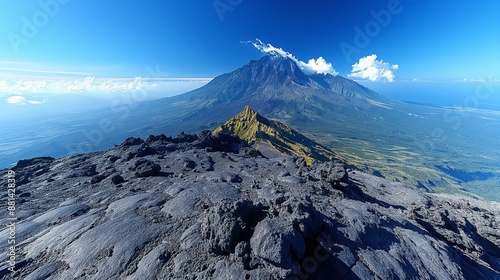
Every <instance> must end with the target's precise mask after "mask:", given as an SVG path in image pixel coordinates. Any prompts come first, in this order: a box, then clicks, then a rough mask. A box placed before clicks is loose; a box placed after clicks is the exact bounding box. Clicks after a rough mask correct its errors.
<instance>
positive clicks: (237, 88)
mask: <svg viewBox="0 0 500 280" xmlns="http://www.w3.org/2000/svg"><path fill="white" fill-rule="evenodd" d="M170 101H174V102H187V103H189V104H191V105H196V104H198V105H199V104H203V106H204V107H205V108H207V107H213V106H217V105H226V104H229V103H231V104H232V106H235V105H237V106H241V107H240V108H243V107H244V106H245V105H246V104H251V105H252V106H253V107H255V108H257V109H258V110H259V111H263V113H270V112H271V111H276V110H283V109H284V108H286V107H287V106H289V105H293V106H294V107H296V111H297V112H304V111H306V110H307V111H310V112H311V113H312V112H314V111H317V112H320V111H324V110H330V109H332V108H335V107H351V108H367V107H370V106H372V105H374V104H379V103H384V102H387V101H388V99H387V98H385V97H383V96H381V95H379V94H377V93H375V92H373V91H372V90H370V89H368V88H366V87H364V86H362V85H360V84H358V83H356V82H354V81H352V80H349V79H346V78H343V77H341V76H333V75H330V74H316V75H312V76H307V75H305V74H304V73H303V72H302V70H301V69H300V68H299V67H298V66H297V64H296V63H295V62H294V61H293V60H291V59H289V58H284V57H276V56H271V55H265V56H264V57H262V58H261V59H260V60H254V61H250V62H248V63H247V64H245V65H244V66H242V67H241V68H239V69H237V70H235V71H233V72H230V73H227V74H223V75H221V76H218V77H216V78H214V79H213V80H212V81H211V82H210V83H208V84H207V85H205V86H203V87H201V88H199V89H196V90H194V91H191V92H189V93H187V94H184V95H180V96H178V97H175V98H173V99H171V100H170ZM289 103H293V104H289ZM313 115H314V114H313Z"/></svg>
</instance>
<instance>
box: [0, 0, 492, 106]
mask: <svg viewBox="0 0 500 280" xmlns="http://www.w3.org/2000/svg"><path fill="white" fill-rule="evenodd" d="M479 3H480V4H478V3H473V2H470V1H430V0H422V1H411V0H400V1H398V0H389V1H372V0H364V1H361V0H353V1H327V0H324V1H319V0H311V1H302V0H287V1H277V0H274V1H269V0H254V1H250V0H215V1H214V0H183V1H165V0H151V1H137V0H129V1H116V0H110V1H96V0H86V1H75V0H41V1H34V0H25V1H1V2H0V36H1V37H0V75H1V76H3V80H5V79H10V80H15V81H19V80H20V79H26V80H28V81H30V80H32V81H33V80H37V81H38V80H47V79H49V80H50V79H56V80H58V81H62V80H64V81H68V83H70V82H73V83H74V82H75V80H77V82H76V83H79V84H83V83H84V82H85V80H84V79H85V78H86V77H95V79H97V81H98V82H95V83H98V86H95V85H94V84H93V86H92V87H91V88H96V87H97V88H98V89H102V88H103V87H99V86H100V85H101V84H106V85H109V84H113V85H116V88H117V89H121V88H127V87H128V86H129V85H130V83H132V82H134V80H135V79H136V78H137V77H141V78H143V79H147V78H168V79H174V80H175V78H210V77H215V76H217V75H220V74H222V73H225V72H229V71H232V70H234V69H236V68H238V67H240V66H241V65H243V64H244V63H246V62H247V61H248V60H251V59H258V58H260V57H261V56H262V53H261V52H259V50H257V49H256V48H254V47H253V46H252V45H251V44H242V43H241V42H242V41H249V40H252V41H254V42H255V39H256V38H259V39H261V40H262V41H263V42H265V43H267V44H272V45H273V46H275V47H279V48H283V49H284V50H285V51H287V52H289V53H291V54H293V56H295V57H296V58H297V59H299V60H302V61H305V62H307V61H308V60H309V59H311V58H315V59H316V58H318V57H323V58H324V59H325V60H326V61H327V62H329V63H331V64H332V65H333V67H334V69H335V71H337V72H338V73H339V74H340V75H343V76H348V75H349V74H350V73H351V71H352V69H353V65H354V64H356V63H358V62H360V61H359V59H360V58H363V57H369V56H371V55H373V54H375V55H376V59H375V61H374V62H373V63H378V62H380V63H382V61H383V62H385V63H386V64H387V65H386V66H387V69H390V70H391V71H392V73H393V75H394V79H393V80H394V81H411V80H413V79H419V81H422V80H441V81H455V80H463V79H499V78H500V63H498V62H499V61H500V52H499V51H498V50H500V32H499V31H500V30H499V28H500V16H499V13H500V2H498V1H493V0H485V1H480V2H479ZM388 14H389V15H390V19H389V18H388V17H387V15H388ZM376 15H379V16H376ZM377 17H380V18H381V19H379V20H378V21H377ZM33 26H34V27H35V28H33ZM370 28H371V29H370ZM359 30H361V32H362V33H363V34H364V35H359ZM360 36H361V37H363V36H366V37H365V40H360V39H359V38H361V37H360ZM356 39H358V40H357V41H356ZM366 39H368V40H366ZM360 42H361V43H362V44H361V43H360ZM346 46H349V50H350V52H347V53H349V54H348V55H346ZM353 51H354V52H353ZM373 63H372V64H373ZM394 65H397V67H393V66H394ZM382 66H383V65H382ZM391 67H392V68H391ZM361 68H362V69H361V70H363V69H364V70H367V69H366V68H363V67H361ZM147 69H149V71H148V70H147ZM151 69H153V70H155V71H153V72H154V73H156V74H154V75H153V76H152V74H151V73H152V72H151ZM368 70H369V69H368ZM1 76H0V81H1V80H2V77H1ZM352 77H353V78H356V79H358V80H363V79H369V77H370V75H368V74H367V75H361V74H358V75H357V76H356V75H354V76H352ZM111 78H112V79H114V80H106V79H111ZM99 79H102V80H99ZM120 79H121V80H120ZM162 81H165V80H162ZM377 81H380V82H386V81H387V79H384V78H381V79H377ZM25 82H26V81H25ZM143 82H144V81H143ZM10 83H11V86H12V83H13V82H12V81H10ZM28 83H29V82H28ZM1 86H2V85H1V84H0V89H1ZM29 86H32V85H31V84H30V85H29ZM43 86H44V85H43V84H42V87H43ZM19 94H23V93H22V92H19ZM33 101H34V102H35V103H36V102H43V100H42V99H39V100H33Z"/></svg>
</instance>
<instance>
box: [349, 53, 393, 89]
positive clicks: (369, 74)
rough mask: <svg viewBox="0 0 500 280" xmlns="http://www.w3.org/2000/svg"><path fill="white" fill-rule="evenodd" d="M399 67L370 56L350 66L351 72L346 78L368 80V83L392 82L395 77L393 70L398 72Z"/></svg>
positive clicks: (375, 56) (373, 55) (374, 55)
mask: <svg viewBox="0 0 500 280" xmlns="http://www.w3.org/2000/svg"><path fill="white" fill-rule="evenodd" d="M398 68H399V65H397V64H394V65H391V64H390V63H388V62H384V61H383V60H377V55H376V54H372V55H369V56H365V57H363V58H360V59H359V61H358V63H356V64H354V65H352V72H351V74H349V75H348V76H349V77H351V78H361V79H368V80H370V81H388V82H392V81H394V78H395V77H396V76H395V75H394V72H393V71H394V70H398Z"/></svg>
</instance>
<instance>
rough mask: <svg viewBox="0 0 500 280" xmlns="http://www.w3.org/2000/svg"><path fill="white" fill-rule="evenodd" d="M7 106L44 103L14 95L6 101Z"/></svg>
mask: <svg viewBox="0 0 500 280" xmlns="http://www.w3.org/2000/svg"><path fill="white" fill-rule="evenodd" d="M6 100H7V103H8V104H14V105H29V104H31V105H39V104H43V103H45V100H44V101H36V100H28V99H26V97H24V96H21V95H14V96H11V97H9V98H7V99H6Z"/></svg>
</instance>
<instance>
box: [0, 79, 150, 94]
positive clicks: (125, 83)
mask: <svg viewBox="0 0 500 280" xmlns="http://www.w3.org/2000/svg"><path fill="white" fill-rule="evenodd" d="M143 88H144V84H143V82H142V79H141V78H140V77H136V78H134V79H125V80H113V79H97V78H95V77H86V78H83V79H76V80H31V79H21V80H12V79H4V80H0V92H8V93H84V92H126V91H132V90H141V89H143Z"/></svg>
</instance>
